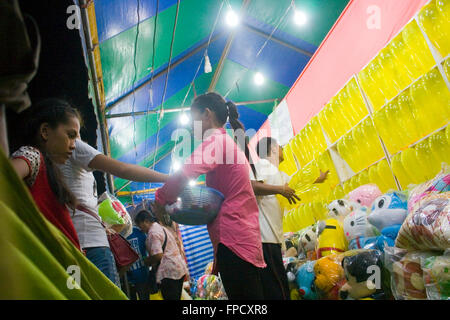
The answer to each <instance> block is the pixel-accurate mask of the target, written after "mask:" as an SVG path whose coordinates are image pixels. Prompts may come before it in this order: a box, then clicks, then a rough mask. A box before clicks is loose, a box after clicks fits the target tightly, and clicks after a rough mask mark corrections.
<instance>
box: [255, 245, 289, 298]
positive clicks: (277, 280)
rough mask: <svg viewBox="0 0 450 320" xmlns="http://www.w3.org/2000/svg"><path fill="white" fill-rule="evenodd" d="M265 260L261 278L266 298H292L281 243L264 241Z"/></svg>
mask: <svg viewBox="0 0 450 320" xmlns="http://www.w3.org/2000/svg"><path fill="white" fill-rule="evenodd" d="M263 253H264V261H265V262H266V264H267V267H266V268H264V269H262V272H261V280H262V287H263V292H264V299H265V300H290V294H289V284H288V279H287V275H286V270H285V269H284V265H283V256H282V254H281V244H276V243H263Z"/></svg>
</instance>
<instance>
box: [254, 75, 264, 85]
mask: <svg viewBox="0 0 450 320" xmlns="http://www.w3.org/2000/svg"><path fill="white" fill-rule="evenodd" d="M253 80H254V81H255V84H256V85H258V86H260V85H262V84H263V83H264V81H265V80H266V79H265V78H264V76H263V74H262V73H261V72H257V73H255V76H254V78H253Z"/></svg>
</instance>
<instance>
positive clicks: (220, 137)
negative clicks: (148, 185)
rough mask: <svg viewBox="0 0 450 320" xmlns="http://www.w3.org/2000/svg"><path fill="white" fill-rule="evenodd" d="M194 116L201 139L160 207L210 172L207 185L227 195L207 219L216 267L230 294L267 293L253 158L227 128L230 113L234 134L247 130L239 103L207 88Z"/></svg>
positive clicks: (158, 199) (164, 191) (163, 191)
mask: <svg viewBox="0 0 450 320" xmlns="http://www.w3.org/2000/svg"><path fill="white" fill-rule="evenodd" d="M191 117H192V120H193V122H194V123H196V125H197V124H201V134H202V140H203V141H202V144H201V145H200V146H199V147H198V148H197V149H196V150H195V151H194V152H193V153H192V155H191V156H190V157H189V158H188V159H187V161H186V163H185V164H184V166H183V168H182V170H180V171H179V172H178V173H177V174H175V175H173V176H171V177H170V178H169V180H168V181H167V183H166V184H165V185H164V186H163V187H162V188H160V189H159V190H158V191H157V192H156V194H155V203H156V204H157V207H159V211H161V210H162V208H163V207H162V206H164V205H165V204H171V203H173V202H175V201H176V199H177V197H178V195H179V194H180V193H181V192H182V190H183V189H184V188H185V186H186V185H187V183H188V181H189V180H191V179H196V178H198V176H200V175H201V174H206V185H207V186H208V187H211V188H214V189H216V190H218V191H220V192H221V193H222V194H223V195H224V196H225V200H224V202H223V204H222V207H221V209H220V212H219V213H218V215H217V217H216V219H215V220H214V221H213V222H211V223H210V224H208V231H209V236H210V238H211V242H212V244H213V248H214V255H215V259H214V268H213V273H215V274H217V272H220V275H221V278H222V282H223V285H224V287H225V291H226V293H227V296H228V298H229V299H263V293H262V286H261V279H260V270H261V268H264V267H265V266H266V265H265V263H264V258H263V253H262V244H261V233H260V229H259V220H258V214H259V211H258V205H257V202H256V198H255V194H254V192H253V189H252V186H251V182H250V177H249V170H248V168H249V163H248V161H247V158H246V156H245V154H244V152H242V151H241V150H240V149H239V148H238V146H237V145H236V143H235V142H234V141H233V139H232V138H231V137H230V136H229V135H228V134H227V133H226V131H225V129H224V125H225V123H226V122H227V118H228V119H229V122H230V125H231V127H232V128H233V130H235V136H236V135H237V133H243V129H244V127H243V125H242V123H241V122H240V121H239V120H238V118H239V114H238V112H237V109H236V106H235V105H234V104H233V103H232V102H226V101H225V100H224V99H223V98H222V96H221V95H219V94H217V93H207V94H203V95H200V96H197V97H196V98H195V100H194V102H193V104H192V106H191ZM195 127H196V126H195ZM238 129H240V130H242V131H240V132H236V131H237V130H238ZM194 134H196V132H195V130H194Z"/></svg>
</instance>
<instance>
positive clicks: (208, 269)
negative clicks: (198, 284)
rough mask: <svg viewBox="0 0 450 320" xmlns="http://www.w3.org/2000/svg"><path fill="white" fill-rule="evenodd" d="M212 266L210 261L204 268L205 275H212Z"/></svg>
mask: <svg viewBox="0 0 450 320" xmlns="http://www.w3.org/2000/svg"><path fill="white" fill-rule="evenodd" d="M213 266H214V262H213V261H211V262H210V263H208V264H207V265H206V268H205V274H211V273H212V270H213Z"/></svg>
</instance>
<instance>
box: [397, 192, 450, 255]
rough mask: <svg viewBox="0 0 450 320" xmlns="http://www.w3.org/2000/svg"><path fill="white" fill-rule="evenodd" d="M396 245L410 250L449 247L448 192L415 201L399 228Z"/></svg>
mask: <svg viewBox="0 0 450 320" xmlns="http://www.w3.org/2000/svg"><path fill="white" fill-rule="evenodd" d="M396 246H397V247H399V248H404V249H410V250H445V249H447V248H450V192H444V193H437V194H430V195H428V196H426V197H424V198H421V199H420V200H419V201H417V202H416V204H415V205H414V207H413V208H412V209H411V212H410V213H409V215H408V217H407V218H406V220H405V222H404V223H403V225H402V227H401V229H400V232H399V235H398V237H397V240H396Z"/></svg>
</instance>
